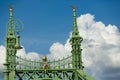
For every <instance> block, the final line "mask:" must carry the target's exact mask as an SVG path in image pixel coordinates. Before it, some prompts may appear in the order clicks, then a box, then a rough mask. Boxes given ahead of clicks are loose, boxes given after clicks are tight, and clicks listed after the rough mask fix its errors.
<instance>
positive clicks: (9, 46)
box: [3, 6, 22, 80]
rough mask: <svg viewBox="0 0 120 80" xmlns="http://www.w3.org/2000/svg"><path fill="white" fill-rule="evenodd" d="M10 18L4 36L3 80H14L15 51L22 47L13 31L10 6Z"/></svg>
mask: <svg viewBox="0 0 120 80" xmlns="http://www.w3.org/2000/svg"><path fill="white" fill-rule="evenodd" d="M9 10H10V18H9V22H8V24H7V34H6V60H5V63H4V71H3V72H4V80H14V79H15V70H16V53H17V49H21V48H22V47H21V46H20V44H19V38H20V36H19V35H18V32H16V31H15V28H16V26H15V24H14V20H13V7H12V6H10V8H9Z"/></svg>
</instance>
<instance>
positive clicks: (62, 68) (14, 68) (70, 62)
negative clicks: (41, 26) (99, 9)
mask: <svg viewBox="0 0 120 80" xmlns="http://www.w3.org/2000/svg"><path fill="white" fill-rule="evenodd" d="M72 8H73V30H72V37H71V39H70V43H71V45H72V51H71V53H72V55H71V56H67V57H66V58H63V59H58V60H55V59H54V60H53V61H50V60H47V57H46V56H44V57H43V58H42V60H41V61H37V60H35V61H32V60H28V59H26V58H22V57H20V56H16V52H17V50H18V49H22V47H21V45H20V41H19V40H20V36H19V34H18V32H17V34H16V30H15V28H16V26H15V24H14V20H13V13H12V12H13V8H12V7H10V20H9V23H8V29H7V35H6V62H5V64H4V80H16V79H17V80H95V79H94V78H93V77H92V76H90V75H89V74H88V73H86V72H85V71H84V70H83V65H82V49H81V43H82V40H83V38H82V37H81V36H80V35H79V30H78V26H77V19H76V8H77V7H75V6H74V7H72ZM17 31H20V30H17ZM46 65H47V67H46Z"/></svg>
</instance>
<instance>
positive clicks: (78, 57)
mask: <svg viewBox="0 0 120 80" xmlns="http://www.w3.org/2000/svg"><path fill="white" fill-rule="evenodd" d="M72 8H73V30H72V37H71V39H70V42H71V45H72V51H71V53H72V65H73V68H75V69H81V70H82V69H83V66H82V49H81V42H82V40H83V38H82V37H81V36H80V35H79V31H78V26H77V18H76V8H77V6H72Z"/></svg>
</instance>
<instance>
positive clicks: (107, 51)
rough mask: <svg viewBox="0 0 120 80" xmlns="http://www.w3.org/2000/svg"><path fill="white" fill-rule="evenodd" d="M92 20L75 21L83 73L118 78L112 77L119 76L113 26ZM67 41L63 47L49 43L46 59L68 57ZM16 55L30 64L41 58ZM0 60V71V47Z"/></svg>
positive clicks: (117, 35)
mask: <svg viewBox="0 0 120 80" xmlns="http://www.w3.org/2000/svg"><path fill="white" fill-rule="evenodd" d="M94 18H95V17H94V15H91V14H84V15H81V16H80V17H78V18H77V21H78V28H79V32H80V35H81V36H82V37H83V39H84V40H83V42H82V49H83V52H82V55H83V62H84V65H85V69H86V70H89V71H90V72H91V73H92V74H93V75H94V76H95V77H96V78H97V80H99V79H105V80H110V79H111V80H112V79H113V80H114V78H115V77H118V78H120V77H119V76H116V75H114V74H117V75H118V74H120V45H119V44H120V32H119V30H118V28H117V26H115V25H111V24H109V25H107V26H106V25H105V24H104V23H103V22H101V21H95V20H94ZM70 36H71V35H70ZM69 39H70V38H69ZM69 39H67V41H66V44H61V43H59V42H56V43H53V45H52V46H51V47H50V54H48V55H47V56H48V58H51V59H59V58H62V57H67V55H71V53H70V51H71V46H70V43H69ZM17 55H18V56H22V57H25V56H26V57H28V58H30V59H32V60H34V59H40V56H41V55H40V56H39V55H38V53H36V52H30V53H26V51H25V49H24V48H23V49H22V50H19V51H18V53H17ZM0 59H1V62H0V67H2V66H1V65H2V64H3V62H4V60H5V47H4V46H0ZM114 70H115V71H114Z"/></svg>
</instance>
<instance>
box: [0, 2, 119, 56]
mask: <svg viewBox="0 0 120 80" xmlns="http://www.w3.org/2000/svg"><path fill="white" fill-rule="evenodd" d="M8 5H13V6H15V8H14V18H15V19H16V18H19V19H21V20H22V21H23V23H24V30H23V31H22V32H21V43H22V45H23V46H24V47H25V48H26V50H27V52H29V51H36V52H40V53H42V54H47V53H49V47H50V46H51V45H52V43H54V42H57V41H59V42H61V43H65V42H66V39H67V38H68V37H69V33H70V31H71V30H72V9H71V8H70V6H71V5H77V6H79V8H78V9H77V15H78V16H80V15H81V14H85V13H91V14H92V15H95V17H96V20H98V21H99V20H100V21H102V22H104V23H105V24H106V25H108V24H114V25H116V26H120V23H119V21H120V18H119V17H120V15H119V14H120V6H119V5H120V2H119V0H29V1H28V0H1V1H0V22H1V24H0V26H1V27H0V35H1V36H0V44H4V40H5V31H6V30H5V29H6V23H7V21H8V20H9V9H8ZM33 45H34V46H33Z"/></svg>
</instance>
